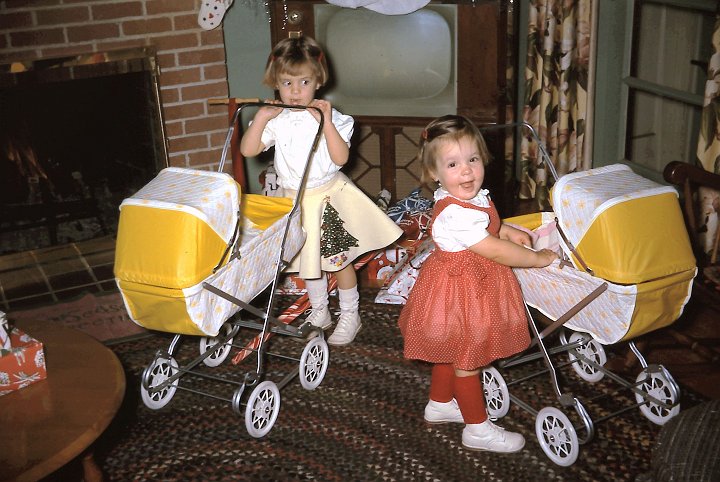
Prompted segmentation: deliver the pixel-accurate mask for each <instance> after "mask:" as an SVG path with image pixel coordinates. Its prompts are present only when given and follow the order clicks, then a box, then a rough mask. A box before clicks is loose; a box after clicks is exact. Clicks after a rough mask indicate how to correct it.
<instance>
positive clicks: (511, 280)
mask: <svg viewBox="0 0 720 482" xmlns="http://www.w3.org/2000/svg"><path fill="white" fill-rule="evenodd" d="M451 203H455V204H459V205H460V206H462V207H465V208H469V209H478V210H481V211H485V212H486V213H487V214H488V215H489V217H490V225H489V226H488V232H489V233H490V235H492V236H496V237H497V236H498V233H499V230H500V224H501V221H500V217H499V216H498V213H497V211H496V210H495V206H494V205H493V204H492V202H491V203H490V207H489V208H480V207H478V206H475V205H473V204H470V203H465V202H462V201H460V200H458V199H455V198H451V197H446V198H443V199H441V200H439V201H438V202H437V203H436V204H435V209H434V214H433V221H434V220H435V218H437V216H438V215H439V214H440V213H441V212H442V210H443V209H445V208H446V207H447V206H449V205H450V204H451ZM430 232H432V223H431V225H430ZM398 324H399V325H400V331H401V332H402V334H403V337H404V338H405V350H404V355H405V357H406V358H409V359H418V360H425V361H428V362H431V363H452V364H453V366H454V367H455V368H458V369H461V370H475V369H478V368H482V367H484V366H486V365H488V364H490V363H491V362H493V361H494V360H497V359H499V358H505V357H508V356H510V355H514V354H516V353H518V352H520V351H522V350H524V349H525V348H527V347H528V345H529V344H530V334H529V330H528V321H527V315H526V312H525V306H524V304H523V299H522V292H521V291H520V285H519V284H518V281H517V278H516V277H515V274H514V273H513V272H512V269H511V268H509V267H508V266H505V265H502V264H500V263H497V262H495V261H492V260H490V259H487V258H484V257H482V256H480V255H478V254H475V253H473V252H472V251H470V250H467V249H466V250H463V251H458V252H449V251H443V250H441V249H440V248H439V247H437V246H436V248H435V251H433V253H432V254H431V255H430V256H429V257H428V259H427V260H426V261H425V262H424V263H423V265H422V268H421V269H420V275H419V276H418V280H417V282H416V283H415V286H414V287H413V289H412V292H411V293H410V296H409V297H408V301H407V304H406V305H405V307H404V308H403V310H402V313H401V314H400V319H399V321H398Z"/></svg>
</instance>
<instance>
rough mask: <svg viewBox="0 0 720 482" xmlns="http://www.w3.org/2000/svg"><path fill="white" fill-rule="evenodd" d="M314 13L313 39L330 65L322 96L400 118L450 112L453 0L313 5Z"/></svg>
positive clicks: (347, 108) (344, 106) (355, 109)
mask: <svg viewBox="0 0 720 482" xmlns="http://www.w3.org/2000/svg"><path fill="white" fill-rule="evenodd" d="M314 18H315V39H316V40H317V41H318V42H320V44H321V45H323V46H324V47H325V50H326V52H327V55H328V58H329V59H330V65H331V69H332V72H331V76H330V77H331V83H330V84H329V85H328V86H327V88H326V89H325V90H324V91H323V97H324V98H325V99H327V100H329V101H330V102H331V103H332V104H333V105H335V106H337V107H338V108H339V109H340V110H341V111H343V112H349V113H352V114H353V115H372V116H395V115H400V116H404V117H405V116H407V117H435V116H439V115H443V114H446V113H448V112H454V111H455V109H456V105H457V82H456V80H455V79H456V75H455V66H456V65H457V62H456V59H455V55H456V50H455V41H456V25H457V22H456V20H457V8H456V6H455V5H430V6H428V7H426V8H422V9H420V10H417V11H415V12H412V13H408V14H406V15H383V14H380V13H377V12H374V11H372V10H368V9H364V8H358V9H350V8H341V7H337V6H335V5H330V4H317V5H315V6H314ZM368 26H372V30H371V31H369V30H368ZM418 46H420V47H421V48H418Z"/></svg>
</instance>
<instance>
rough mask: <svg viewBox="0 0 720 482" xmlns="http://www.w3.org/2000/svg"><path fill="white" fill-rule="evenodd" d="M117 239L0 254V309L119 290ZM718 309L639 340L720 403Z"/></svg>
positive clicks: (617, 358)
mask: <svg viewBox="0 0 720 482" xmlns="http://www.w3.org/2000/svg"><path fill="white" fill-rule="evenodd" d="M114 256H115V240H114V238H113V237H111V236H108V237H104V238H98V239H93V240H89V241H82V242H78V243H71V244H68V245H63V246H56V247H52V248H45V249H39V250H34V251H27V252H23V253H17V254H12V255H5V256H0V310H2V311H5V312H6V313H8V314H12V311H13V310H20V309H27V308H31V307H35V306H39V305H47V304H49V303H54V302H58V301H62V300H69V299H74V298H77V297H78V296H79V295H80V294H82V293H87V292H90V293H106V292H113V291H116V290H117V287H116V285H115V282H114V278H113V262H114ZM718 310H720V307H715V309H710V308H707V307H705V306H703V305H701V304H700V303H698V302H697V301H696V300H694V299H693V298H691V300H690V302H689V303H688V305H687V306H686V308H685V312H684V313H683V315H682V317H681V318H680V319H678V320H677V321H676V322H675V323H673V324H672V325H670V326H669V327H666V328H663V329H661V330H657V331H654V332H652V333H649V334H647V335H644V336H642V337H640V338H638V339H636V340H635V342H636V344H637V345H638V347H639V349H640V351H641V353H642V354H643V355H644V356H645V358H646V359H647V361H648V362H649V363H659V364H662V365H663V366H665V367H666V368H667V369H668V370H669V371H670V373H671V374H672V375H673V377H675V379H676V380H677V381H678V382H679V383H680V384H681V385H684V386H685V387H688V388H690V389H692V390H694V391H696V392H698V393H700V394H702V395H704V396H706V397H709V398H712V399H720V311H718ZM608 351H609V352H610V354H611V356H610V360H609V362H608V363H609V367H610V368H611V370H612V371H615V372H618V373H622V374H625V375H628V376H630V377H632V378H634V377H635V376H636V375H637V374H638V373H639V371H640V365H639V364H638V362H637V359H636V358H635V357H634V356H626V355H628V354H630V350H629V349H628V348H627V347H626V346H624V345H622V344H619V345H613V346H612V347H608Z"/></svg>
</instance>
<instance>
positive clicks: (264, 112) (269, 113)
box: [255, 99, 282, 122]
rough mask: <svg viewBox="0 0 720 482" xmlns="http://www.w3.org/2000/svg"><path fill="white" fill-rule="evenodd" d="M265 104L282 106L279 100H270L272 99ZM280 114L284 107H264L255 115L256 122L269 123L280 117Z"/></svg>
mask: <svg viewBox="0 0 720 482" xmlns="http://www.w3.org/2000/svg"><path fill="white" fill-rule="evenodd" d="M263 102H265V103H266V104H280V103H281V102H280V101H278V100H270V99H266V100H264V101H263ZM280 112H282V107H272V106H267V105H264V106H262V107H260V108H259V109H258V111H257V113H256V114H255V120H256V121H264V122H267V121H269V120H270V119H274V118H275V117H277V116H278V115H280Z"/></svg>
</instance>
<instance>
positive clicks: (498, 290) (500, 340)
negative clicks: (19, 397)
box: [398, 115, 557, 452]
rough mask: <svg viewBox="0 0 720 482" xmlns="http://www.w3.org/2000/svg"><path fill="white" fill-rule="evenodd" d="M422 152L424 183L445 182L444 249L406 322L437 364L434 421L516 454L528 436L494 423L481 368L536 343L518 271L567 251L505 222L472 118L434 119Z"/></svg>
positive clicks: (420, 353) (476, 442) (438, 224)
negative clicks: (487, 182) (487, 180)
mask: <svg viewBox="0 0 720 482" xmlns="http://www.w3.org/2000/svg"><path fill="white" fill-rule="evenodd" d="M419 158H420V159H421V165H422V170H423V172H422V176H423V180H425V181H430V180H433V181H436V182H438V183H439V184H440V187H439V189H437V190H436V191H435V206H434V208H433V218H432V221H431V223H430V227H429V229H430V232H431V234H432V237H433V241H434V242H435V245H436V248H435V251H433V253H432V254H431V255H430V256H429V257H428V259H427V260H426V261H425V262H424V263H423V266H422V269H421V270H420V275H419V277H418V280H417V282H416V283H415V286H414V287H413V290H412V292H411V293H410V296H409V298H408V301H407V304H406V305H405V307H404V308H403V311H402V312H401V314H400V319H399V322H398V323H399V325H400V330H401V332H402V334H403V337H404V338H405V349H404V354H405V357H406V358H410V359H418V360H424V361H428V362H430V363H432V364H433V368H432V374H431V379H430V401H429V402H428V404H427V405H426V407H425V420H426V421H427V422H429V423H446V422H458V423H465V424H466V425H465V429H464V430H463V433H462V444H463V446H465V447H466V448H469V449H473V450H490V451H494V452H515V451H518V450H520V449H522V447H523V446H524V445H525V440H524V438H523V436H522V435H521V434H519V433H513V432H507V431H505V430H504V429H502V428H500V427H498V426H496V425H494V424H493V423H492V422H491V421H490V420H489V419H488V416H487V412H486V409H485V398H484V396H483V387H482V381H481V378H480V376H479V372H480V369H481V368H482V367H484V366H486V365H488V364H490V363H491V362H492V361H493V360H496V359H498V358H504V357H507V356H510V355H513V354H515V353H518V352H519V351H522V350H524V349H525V348H527V346H528V345H529V342H530V336H529V331H528V321H527V317H526V313H525V307H524V305H523V300H522V293H521V291H520V286H519V285H518V282H517V279H516V278H515V275H514V274H513V272H512V269H511V268H510V267H511V266H512V267H543V266H547V265H548V264H550V263H551V262H552V261H553V260H554V259H555V258H556V257H557V256H556V254H555V253H553V252H552V251H549V250H541V251H533V250H532V249H528V248H527V247H528V246H530V237H529V236H528V235H527V234H526V233H524V232H522V231H520V230H518V229H515V228H513V227H511V226H508V225H506V224H503V223H502V221H501V220H500V218H499V216H498V213H497V211H496V210H495V207H494V205H493V202H492V201H491V200H490V197H489V195H488V191H487V190H485V189H481V186H482V183H483V179H484V177H485V164H487V162H488V161H489V159H490V153H489V151H488V149H487V146H486V144H485V141H484V139H483V138H482V135H481V134H480V132H479V131H478V129H477V127H475V125H474V124H473V123H472V122H470V121H469V120H468V119H466V118H464V117H461V116H455V115H450V116H444V117H440V118H438V119H436V120H434V121H432V122H431V123H430V124H429V125H428V126H427V127H426V128H425V130H424V131H423V133H422V139H421V141H420V154H419Z"/></svg>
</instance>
